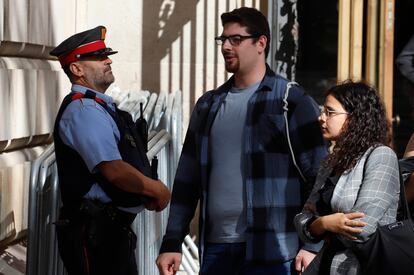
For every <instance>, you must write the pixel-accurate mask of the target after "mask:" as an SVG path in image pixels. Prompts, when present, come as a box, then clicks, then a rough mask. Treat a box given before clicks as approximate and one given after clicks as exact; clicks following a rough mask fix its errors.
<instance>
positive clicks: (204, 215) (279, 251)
mask: <svg viewBox="0 0 414 275" xmlns="http://www.w3.org/2000/svg"><path fill="white" fill-rule="evenodd" d="M221 21H222V25H223V32H222V34H221V36H219V37H216V39H215V41H216V43H217V45H219V46H221V52H222V54H223V57H224V62H225V68H226V70H227V71H228V72H230V73H233V76H232V77H231V78H230V79H229V80H228V81H227V82H226V83H224V84H223V85H222V86H220V87H219V88H217V89H216V90H213V91H209V92H207V93H205V94H204V95H203V96H202V97H201V98H200V99H199V100H198V102H197V104H196V106H195V107H194V110H193V113H192V115H191V119H190V124H189V128H188V131H187V135H186V139H185V142H184V146H183V151H182V154H181V158H180V162H179V165H178V170H177V173H176V177H175V182H174V188H173V195H172V203H171V208H170V215H169V220H168V226H167V230H166V233H165V236H164V238H163V242H162V246H161V249H160V255H159V257H158V259H157V265H158V268H159V270H160V273H161V274H163V275H164V274H174V273H175V272H176V271H177V270H178V268H179V265H180V263H181V243H182V242H183V239H184V237H185V236H186V235H187V234H188V232H189V224H190V221H191V219H192V218H193V215H194V212H195V210H196V207H197V203H198V202H199V201H200V220H199V229H200V235H199V237H200V242H199V243H200V246H199V248H200V260H201V271H200V274H202V275H205V274H214V275H217V274H226V275H227V274H228V275H230V274H290V272H291V265H292V264H293V259H294V258H295V256H296V259H297V261H296V262H297V266H296V269H297V270H299V271H300V270H301V269H302V267H303V266H306V265H307V264H308V263H309V261H310V260H311V259H312V258H313V256H314V255H313V254H312V253H310V252H307V251H305V250H301V248H303V247H302V245H301V244H300V243H299V240H298V236H297V234H296V232H295V229H294V227H293V218H294V216H295V214H296V213H299V212H300V210H301V202H302V201H304V200H306V198H307V197H306V192H307V191H309V190H310V189H311V187H312V185H313V182H314V180H315V176H316V174H317V170H318V167H319V163H320V161H321V160H322V158H323V157H324V156H325V155H326V147H325V145H324V142H323V139H322V135H321V131H320V128H319V124H318V115H319V111H318V107H317V104H316V103H315V102H314V101H313V100H312V99H311V98H310V97H309V96H308V95H306V94H305V93H304V92H303V91H302V89H300V88H299V87H297V86H292V87H290V88H289V89H288V90H289V93H288V92H287V87H288V81H287V80H286V79H284V78H282V77H280V76H276V75H275V73H274V72H273V71H272V70H271V69H270V68H269V66H268V65H267V64H266V61H265V60H266V56H267V54H268V52H269V48H270V46H269V43H270V30H269V25H268V22H267V19H266V18H265V17H264V15H263V14H262V13H260V12H259V11H258V10H256V9H253V8H245V7H244V8H239V9H235V10H233V11H232V12H226V13H223V14H222V15H221ZM285 95H288V96H287V100H285V102H284V96H285ZM286 103H288V104H289V107H287V104H286ZM284 106H285V107H286V109H287V108H288V109H289V111H288V112H287V113H286V120H285V117H284V109H283V107H284ZM286 122H288V123H289V129H288V131H286V127H287V124H286ZM290 148H292V149H293V152H292V150H291V149H290ZM294 163H295V164H294ZM295 165H297V166H298V167H297V168H296V167H295ZM298 169H300V170H301V171H302V173H303V176H304V178H303V179H302V178H301V175H300V172H299V170H298ZM308 249H310V250H312V249H313V248H311V247H309V248H308ZM299 251H300V252H299ZM298 252H299V254H298Z"/></svg>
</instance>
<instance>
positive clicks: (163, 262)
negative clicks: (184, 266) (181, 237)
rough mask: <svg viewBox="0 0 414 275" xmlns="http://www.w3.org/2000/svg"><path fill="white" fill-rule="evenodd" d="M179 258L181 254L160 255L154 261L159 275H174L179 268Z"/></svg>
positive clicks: (168, 253)
mask: <svg viewBox="0 0 414 275" xmlns="http://www.w3.org/2000/svg"><path fill="white" fill-rule="evenodd" d="M181 257H182V254H181V253H176V252H167V253H161V254H160V255H159V256H158V258H157V260H156V261H155V263H156V264H157V266H158V270H159V271H160V275H175V274H176V273H177V271H178V269H179V268H180V264H181Z"/></svg>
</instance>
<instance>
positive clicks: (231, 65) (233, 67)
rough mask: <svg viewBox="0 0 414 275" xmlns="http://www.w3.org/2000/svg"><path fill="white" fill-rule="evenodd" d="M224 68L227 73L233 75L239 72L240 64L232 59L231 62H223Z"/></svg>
mask: <svg viewBox="0 0 414 275" xmlns="http://www.w3.org/2000/svg"><path fill="white" fill-rule="evenodd" d="M224 66H225V68H226V71H227V72H229V73H235V72H237V71H238V70H239V67H240V63H239V60H238V59H236V60H234V59H232V61H225V63H224Z"/></svg>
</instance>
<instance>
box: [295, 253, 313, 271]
mask: <svg viewBox="0 0 414 275" xmlns="http://www.w3.org/2000/svg"><path fill="white" fill-rule="evenodd" d="M315 256H316V254H315V253H312V252H310V251H307V250H304V249H301V250H300V251H299V253H298V255H296V258H295V269H296V271H297V272H298V274H299V275H301V274H302V272H303V271H304V270H305V268H306V267H308V265H309V264H310V262H312V260H313V258H315Z"/></svg>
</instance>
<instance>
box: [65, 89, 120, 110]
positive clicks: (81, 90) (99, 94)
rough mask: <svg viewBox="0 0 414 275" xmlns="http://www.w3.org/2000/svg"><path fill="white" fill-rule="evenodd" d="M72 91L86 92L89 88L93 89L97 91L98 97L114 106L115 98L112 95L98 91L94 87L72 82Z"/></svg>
mask: <svg viewBox="0 0 414 275" xmlns="http://www.w3.org/2000/svg"><path fill="white" fill-rule="evenodd" d="M71 90H72V93H82V94H84V93H86V91H87V90H89V91H92V92H94V93H96V97H97V98H100V99H102V100H103V101H105V103H106V104H108V105H109V106H112V104H113V102H114V101H113V99H112V97H110V96H109V95H106V94H103V93H100V92H98V91H95V90H94V89H91V88H88V87H85V86H82V85H79V84H72V89H71Z"/></svg>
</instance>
